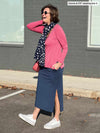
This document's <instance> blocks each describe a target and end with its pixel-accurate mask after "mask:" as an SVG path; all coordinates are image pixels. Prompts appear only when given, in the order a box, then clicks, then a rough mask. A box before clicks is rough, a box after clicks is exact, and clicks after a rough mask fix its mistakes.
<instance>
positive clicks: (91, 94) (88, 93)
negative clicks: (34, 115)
mask: <svg viewBox="0 0 100 133" xmlns="http://www.w3.org/2000/svg"><path fill="white" fill-rule="evenodd" d="M0 85H4V86H8V87H13V86H16V88H22V89H26V90H34V91H36V85H31V84H28V83H19V82H12V81H1V80H0ZM63 94H64V95H65V94H73V95H74V96H79V97H88V98H98V97H100V91H93V90H88V89H77V88H63Z"/></svg>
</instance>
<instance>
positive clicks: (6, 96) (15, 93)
mask: <svg viewBox="0 0 100 133" xmlns="http://www.w3.org/2000/svg"><path fill="white" fill-rule="evenodd" d="M24 91H26V90H20V91H17V92H14V93H12V94H8V95H5V96H3V97H0V100H3V99H6V98H8V97H11V96H14V95H17V94H19V93H22V92H24Z"/></svg>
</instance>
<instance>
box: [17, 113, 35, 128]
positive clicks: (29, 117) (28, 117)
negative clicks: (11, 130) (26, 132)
mask: <svg viewBox="0 0 100 133" xmlns="http://www.w3.org/2000/svg"><path fill="white" fill-rule="evenodd" d="M18 116H19V117H20V118H21V119H22V120H24V121H25V122H27V123H29V124H31V125H32V126H35V123H36V120H34V119H33V114H28V115H24V114H21V113H20V114H18Z"/></svg>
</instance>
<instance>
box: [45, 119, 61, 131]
mask: <svg viewBox="0 0 100 133" xmlns="http://www.w3.org/2000/svg"><path fill="white" fill-rule="evenodd" d="M60 126H61V123H60V120H59V121H57V120H56V119H55V118H53V119H52V120H51V121H50V122H48V123H46V124H45V125H44V128H45V129H54V128H57V127H60Z"/></svg>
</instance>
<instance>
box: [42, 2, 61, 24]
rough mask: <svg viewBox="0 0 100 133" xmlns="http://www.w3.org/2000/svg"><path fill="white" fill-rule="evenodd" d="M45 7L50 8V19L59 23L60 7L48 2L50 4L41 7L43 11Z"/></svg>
mask: <svg viewBox="0 0 100 133" xmlns="http://www.w3.org/2000/svg"><path fill="white" fill-rule="evenodd" d="M45 8H49V9H50V16H51V17H50V21H51V22H52V21H53V22H54V23H58V22H59V18H58V16H59V14H58V9H57V7H55V6H53V5H51V4H48V5H45V6H44V7H43V8H42V9H41V12H43V10H44V9H45Z"/></svg>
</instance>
